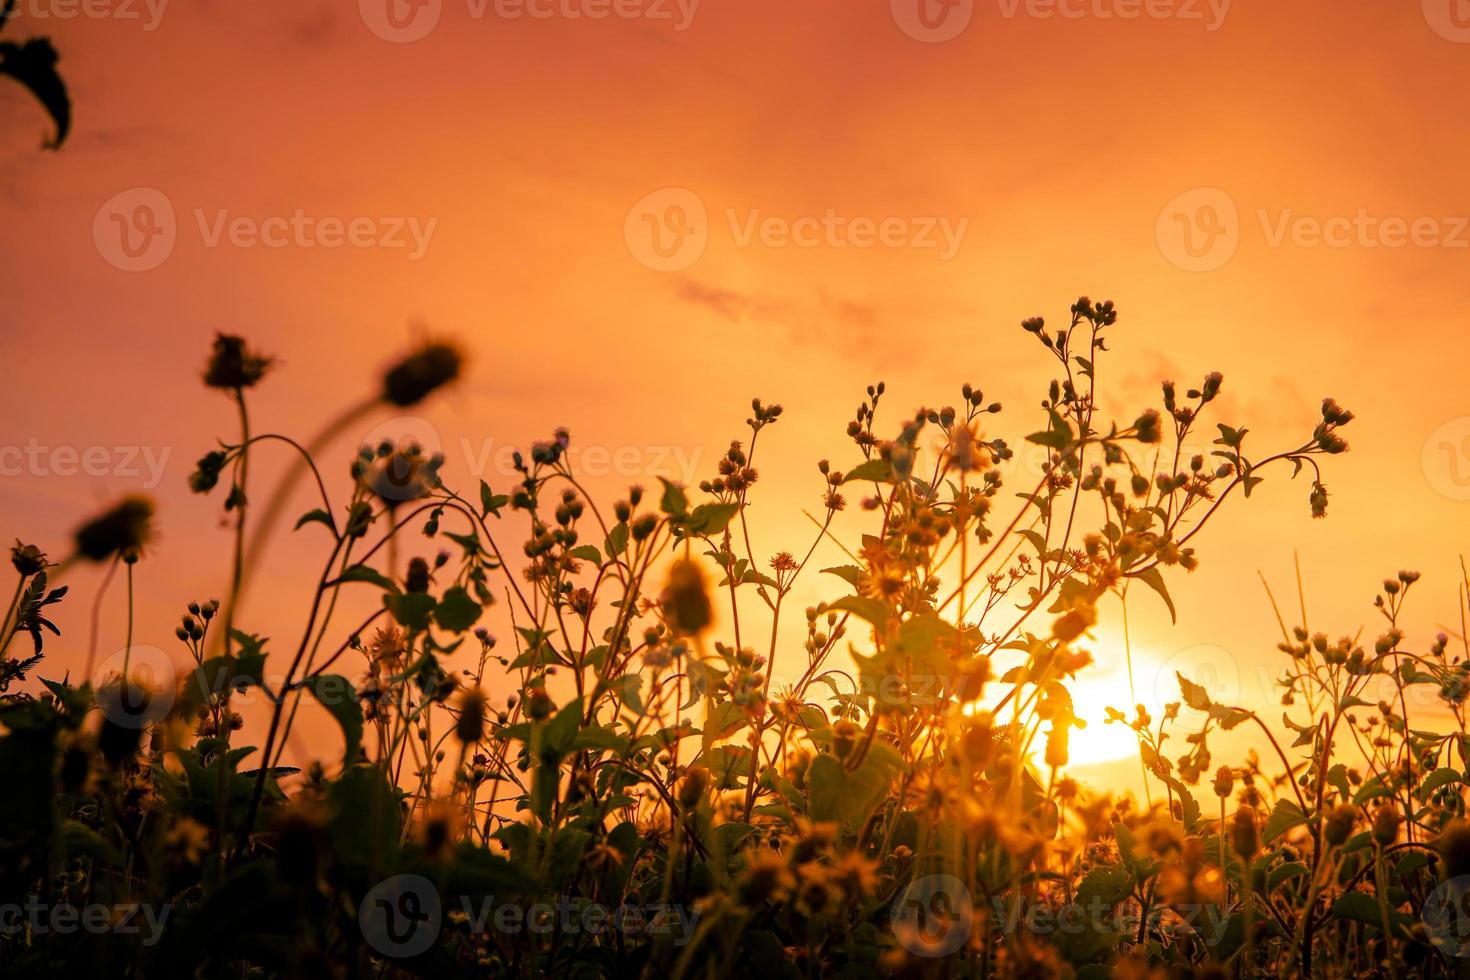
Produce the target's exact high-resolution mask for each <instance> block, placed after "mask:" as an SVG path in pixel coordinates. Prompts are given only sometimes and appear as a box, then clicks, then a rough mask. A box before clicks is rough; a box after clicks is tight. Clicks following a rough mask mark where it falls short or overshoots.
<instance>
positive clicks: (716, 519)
mask: <svg viewBox="0 0 1470 980" xmlns="http://www.w3.org/2000/svg"><path fill="white" fill-rule="evenodd" d="M738 513H740V504H739V503H738V502H731V503H726V504H700V505H699V506H698V507H696V508H694V513H692V514H690V515H689V518H688V520H687V521H685V524H684V527H685V529H686V530H688V532H689V533H690V534H721V533H723V532H724V530H725V528H727V527H729V526H730V522H731V521H732V520H734V519H735V515H736V514H738Z"/></svg>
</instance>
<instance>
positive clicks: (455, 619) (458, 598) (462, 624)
mask: <svg viewBox="0 0 1470 980" xmlns="http://www.w3.org/2000/svg"><path fill="white" fill-rule="evenodd" d="M596 553H597V549H595V548H594V549H593V554H596ZM481 612H482V610H481V609H480V604H479V603H478V602H476V601H475V600H473V599H471V598H470V594H469V593H468V592H466V591H465V589H464V587H463V586H460V585H456V586H454V587H453V588H451V589H449V590H447V591H446V592H445V593H444V595H443V597H442V598H440V600H439V604H438V605H436V606H435V607H434V621H435V622H436V623H438V624H439V628H440V629H442V630H448V631H449V632H451V633H463V632H464V631H465V630H467V629H469V628H470V627H471V626H473V625H475V622H476V621H477V620H478V619H479V618H480V613H481Z"/></svg>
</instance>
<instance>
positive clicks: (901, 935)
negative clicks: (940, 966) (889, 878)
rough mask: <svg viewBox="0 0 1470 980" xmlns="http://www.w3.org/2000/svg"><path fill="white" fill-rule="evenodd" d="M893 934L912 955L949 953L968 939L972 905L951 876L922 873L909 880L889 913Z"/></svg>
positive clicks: (958, 881) (972, 916)
mask: <svg viewBox="0 0 1470 980" xmlns="http://www.w3.org/2000/svg"><path fill="white" fill-rule="evenodd" d="M888 918H889V922H890V923H891V925H892V927H893V935H894V937H895V938H897V939H898V942H899V944H900V945H901V946H903V948H904V949H906V950H908V951H909V952H910V953H913V954H914V955H915V956H931V957H938V956H948V955H949V954H951V953H953V952H955V951H956V950H958V949H959V948H960V947H961V946H963V945H964V944H965V942H966V940H968V939H969V938H970V932H971V929H972V928H973V927H974V924H975V905H974V903H973V902H971V901H970V890H969V889H968V888H966V887H965V883H964V882H963V881H960V880H959V879H958V878H956V877H955V876H954V875H925V876H924V877H922V878H915V879H914V880H913V881H911V882H909V884H908V887H907V888H905V889H904V890H903V891H902V892H900V893H899V895H898V897H897V898H895V899H894V900H893V907H892V908H891V909H890V910H889V913H888Z"/></svg>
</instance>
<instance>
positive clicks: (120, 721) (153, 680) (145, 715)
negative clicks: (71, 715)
mask: <svg viewBox="0 0 1470 980" xmlns="http://www.w3.org/2000/svg"><path fill="white" fill-rule="evenodd" d="M92 690H94V691H96V692H97V707H98V709H99V710H101V712H102V716H103V717H104V718H106V719H107V720H108V721H110V722H112V723H113V724H114V725H117V726H118V727H119V728H147V727H148V726H149V725H151V724H153V723H154V722H156V721H159V720H161V719H162V718H163V717H164V716H165V715H167V714H168V709H169V708H171V707H173V704H174V697H175V695H176V694H177V693H178V689H177V679H176V677H175V674H174V664H173V661H172V660H171V659H169V655H168V654H166V653H164V652H163V651H162V650H160V649H158V647H150V646H138V645H134V646H132V647H124V648H123V649H121V650H119V651H117V652H116V653H114V654H113V655H112V656H110V657H108V658H107V659H106V660H104V661H102V663H100V664H98V665H97V669H96V670H95V671H93V673H92Z"/></svg>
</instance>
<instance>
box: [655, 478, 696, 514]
mask: <svg viewBox="0 0 1470 980" xmlns="http://www.w3.org/2000/svg"><path fill="white" fill-rule="evenodd" d="M659 480H660V481H662V482H663V485H664V495H663V499H661V500H660V501H659V508H660V509H661V510H662V511H663V512H664V513H665V514H669V515H672V516H674V517H683V516H684V515H685V514H686V513H688V512H689V498H688V497H687V496H685V495H684V488H683V487H681V486H679V484H677V483H674V482H673V481H671V480H668V479H666V478H664V477H662V476H661V477H659Z"/></svg>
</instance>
